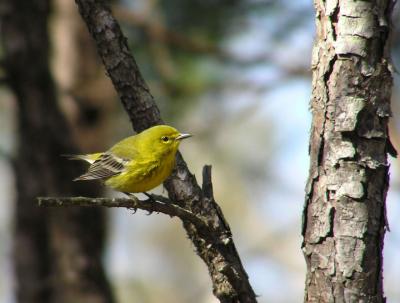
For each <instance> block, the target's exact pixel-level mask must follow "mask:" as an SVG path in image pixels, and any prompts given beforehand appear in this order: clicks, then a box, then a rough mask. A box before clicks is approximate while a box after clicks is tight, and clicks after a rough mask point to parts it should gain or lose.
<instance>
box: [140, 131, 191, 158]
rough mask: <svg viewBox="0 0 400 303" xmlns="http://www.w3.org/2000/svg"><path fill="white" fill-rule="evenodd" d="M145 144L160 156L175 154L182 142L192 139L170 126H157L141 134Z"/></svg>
mask: <svg viewBox="0 0 400 303" xmlns="http://www.w3.org/2000/svg"><path fill="white" fill-rule="evenodd" d="M140 136H141V137H142V138H144V140H143V141H144V144H146V145H147V146H148V148H150V149H152V150H153V151H154V152H157V153H160V154H169V153H171V152H173V153H175V152H176V151H177V150H178V147H179V144H180V143H181V141H182V140H184V139H186V138H189V137H191V136H192V135H190V134H183V133H180V132H179V131H178V130H176V129H175V128H173V127H171V126H168V125H156V126H153V127H151V128H148V129H146V130H145V131H143V132H141V133H140Z"/></svg>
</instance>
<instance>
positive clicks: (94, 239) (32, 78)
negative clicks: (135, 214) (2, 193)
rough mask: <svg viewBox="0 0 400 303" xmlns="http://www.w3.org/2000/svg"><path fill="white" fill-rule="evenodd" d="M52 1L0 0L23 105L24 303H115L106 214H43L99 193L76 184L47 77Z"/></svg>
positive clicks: (17, 260) (18, 225)
mask: <svg viewBox="0 0 400 303" xmlns="http://www.w3.org/2000/svg"><path fill="white" fill-rule="evenodd" d="M50 3H51V2H50V1H47V0H32V1H23V0H2V1H1V6H0V18H1V19H0V20H1V39H2V46H3V51H4V57H3V61H2V62H3V64H4V68H5V71H6V81H7V83H8V84H9V86H10V88H11V90H12V91H13V93H14V94H15V97H16V103H17V106H18V135H19V137H18V150H17V157H16V160H15V163H16V164H15V172H16V183H17V184H16V191H17V201H16V211H15V213H16V219H15V238H14V252H13V256H14V264H15V271H16V280H17V281H16V282H17V287H16V291H17V293H16V297H17V301H18V302H21V303H25V302H26V303H35V302H37V303H47V302H57V303H77V302H92V303H100V302H101V303H103V302H112V301H113V300H112V296H111V292H110V287H109V285H108V283H107V280H106V279H105V275H104V270H103V268H102V264H101V251H102V244H103V240H102V239H103V238H104V237H103V226H104V225H102V224H101V223H102V220H103V217H102V215H101V210H99V209H97V210H92V211H90V210H87V209H86V210H85V209H70V210H62V211H61V210H51V211H50V210H44V209H40V208H38V207H37V206H36V204H35V198H36V197H37V196H38V195H60V194H63V195H70V194H79V193H81V192H83V191H84V192H86V193H87V192H89V193H91V194H95V191H93V189H92V188H82V185H78V186H79V187H77V186H76V185H75V184H72V183H71V181H70V180H71V178H72V177H73V176H74V175H75V174H76V172H74V171H72V170H71V166H70V165H69V164H68V163H67V162H66V161H62V159H61V158H60V154H62V153H65V152H73V150H71V149H73V147H72V146H73V143H72V140H71V138H70V136H69V132H68V129H67V126H66V122H65V119H64V117H63V115H62V114H61V112H60V111H59V108H58V106H57V99H56V93H55V85H54V82H53V79H52V76H51V74H50V71H49V64H48V60H49V57H50V53H49V39H48V33H47V20H48V17H49V14H50Z"/></svg>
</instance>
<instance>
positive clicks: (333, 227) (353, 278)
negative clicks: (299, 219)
mask: <svg viewBox="0 0 400 303" xmlns="http://www.w3.org/2000/svg"><path fill="white" fill-rule="evenodd" d="M314 4H315V9H316V27H317V36H316V41H315V45H314V49H313V56H312V69H313V92H312V99H311V110H312V114H313V121H312V128H311V138H310V157H311V165H310V174H309V179H308V183H307V187H306V202H305V208H304V214H303V219H304V222H303V236H304V241H303V251H304V255H305V259H306V263H307V279H306V290H305V300H304V301H305V302H349V303H350V302H371V303H372V302H385V298H384V295H383V288H382V249H383V240H384V234H385V230H386V229H387V228H388V225H387V222H386V213H385V199H386V192H387V189H388V183H389V177H388V168H389V165H388V162H387V153H388V152H390V153H392V154H393V155H395V151H394V149H393V147H392V145H391V143H390V140H389V137H388V119H389V116H390V114H391V112H390V95H391V87H392V75H391V65H390V57H389V41H388V37H389V32H390V26H391V23H390V22H391V12H392V8H393V5H394V2H392V1H391V0H382V1H378V0H372V1H356V0H350V1H338V0H326V1H323V0H316V1H314Z"/></svg>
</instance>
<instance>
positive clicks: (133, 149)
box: [69, 125, 191, 193]
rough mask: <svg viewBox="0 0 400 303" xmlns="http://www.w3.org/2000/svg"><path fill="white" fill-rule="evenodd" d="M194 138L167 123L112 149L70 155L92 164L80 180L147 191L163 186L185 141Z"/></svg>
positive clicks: (124, 190)
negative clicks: (96, 181) (181, 144)
mask: <svg viewBox="0 0 400 303" xmlns="http://www.w3.org/2000/svg"><path fill="white" fill-rule="evenodd" d="M188 137H191V135H190V134H182V133H180V132H178V131H177V130H176V129H175V128H173V127H171V126H167V125H157V126H153V127H151V128H149V129H146V130H144V131H143V132H141V133H139V134H137V135H135V136H131V137H128V138H125V139H123V140H122V141H120V142H118V143H117V144H115V145H114V146H113V147H111V148H110V149H109V150H108V151H106V152H103V153H95V154H87V155H72V156H71V155H69V157H70V158H71V159H77V160H84V161H86V162H89V163H90V166H89V169H88V171H87V172H86V173H85V174H83V175H82V176H80V177H78V178H76V179H75V180H74V181H77V180H96V179H100V180H103V181H104V182H105V184H106V185H107V186H109V187H111V188H113V189H115V190H118V191H121V192H125V193H139V192H146V191H148V190H150V189H153V188H154V187H156V186H158V185H160V184H161V183H162V182H163V181H164V180H165V179H166V178H168V176H169V175H170V174H171V172H172V170H173V168H174V166H175V155H176V152H177V151H178V147H179V144H180V142H181V140H183V139H185V138H188Z"/></svg>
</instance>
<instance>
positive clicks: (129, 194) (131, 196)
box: [122, 191, 137, 200]
mask: <svg viewBox="0 0 400 303" xmlns="http://www.w3.org/2000/svg"><path fill="white" fill-rule="evenodd" d="M122 193H124V194H125V195H127V196H128V197H129V198H133V199H134V200H137V197H136V196H135V195H134V194H133V193H128V192H125V191H123V192H122Z"/></svg>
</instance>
